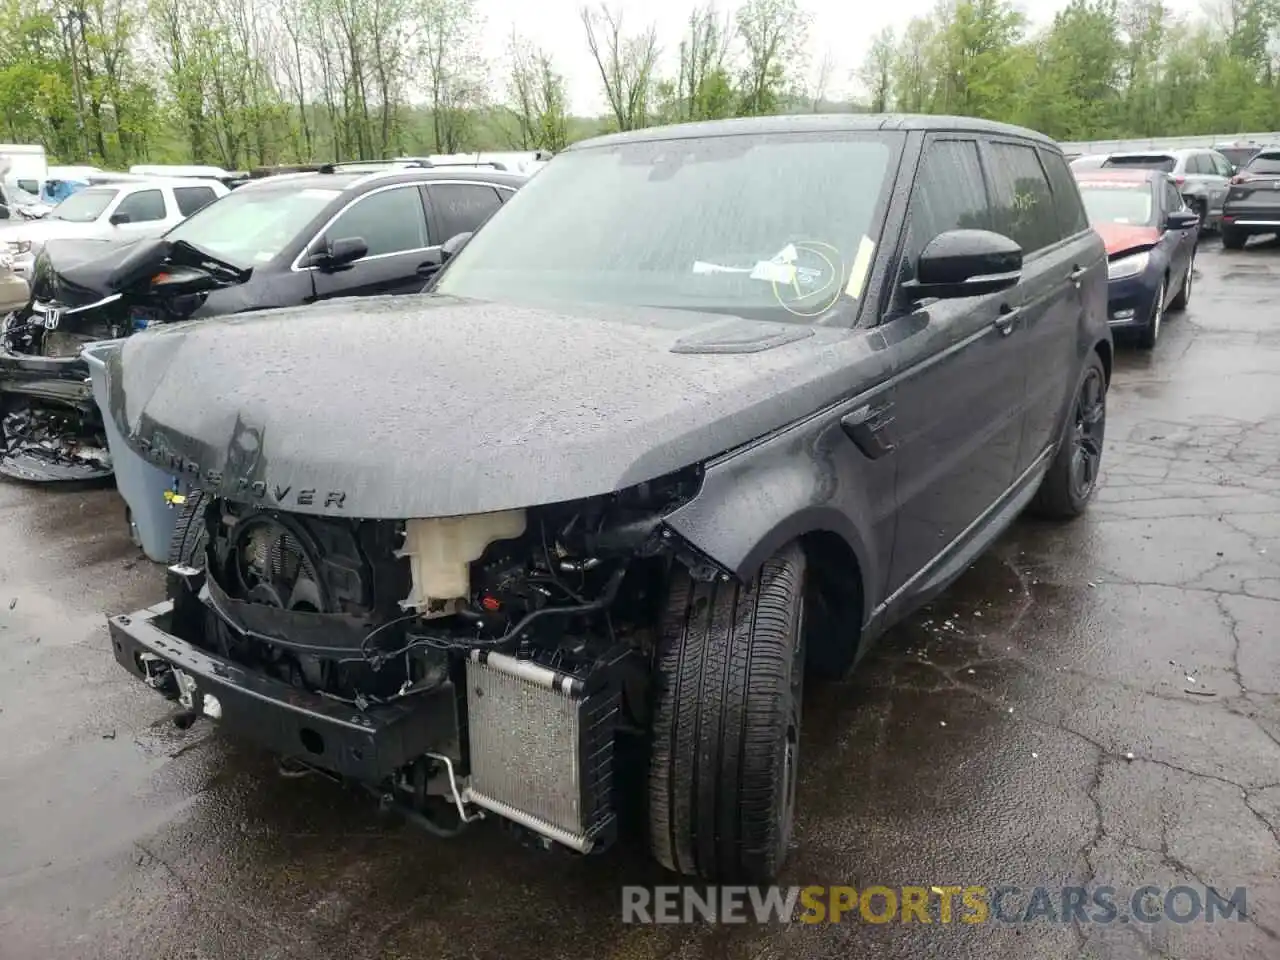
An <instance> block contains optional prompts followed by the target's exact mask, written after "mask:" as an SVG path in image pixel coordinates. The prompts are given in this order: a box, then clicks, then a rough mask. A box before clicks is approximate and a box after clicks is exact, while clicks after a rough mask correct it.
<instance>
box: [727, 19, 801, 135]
mask: <svg viewBox="0 0 1280 960" xmlns="http://www.w3.org/2000/svg"><path fill="white" fill-rule="evenodd" d="M737 22H738V36H739V37H741V38H742V42H743V45H744V46H745V47H746V53H747V62H746V67H745V68H744V70H743V74H742V108H741V110H742V113H744V114H746V115H748V116H758V115H761V114H767V113H775V112H777V111H778V110H779V109H780V108H781V107H782V106H783V105H784V103H785V101H786V100H787V99H788V98H789V97H790V96H791V94H792V92H793V90H794V87H795V72H796V71H797V70H799V69H802V68H803V64H804V51H805V46H806V44H807V41H808V37H809V15H808V14H807V13H805V12H804V11H803V10H801V9H800V7H799V6H798V4H797V3H796V0H746V2H745V3H744V4H743V5H742V6H741V7H739V8H738V18H737Z"/></svg>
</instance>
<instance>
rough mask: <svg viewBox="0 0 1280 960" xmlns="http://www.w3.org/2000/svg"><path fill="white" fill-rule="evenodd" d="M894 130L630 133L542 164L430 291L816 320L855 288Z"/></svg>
mask: <svg viewBox="0 0 1280 960" xmlns="http://www.w3.org/2000/svg"><path fill="white" fill-rule="evenodd" d="M900 141H901V135H900V134H897V133H881V132H878V131H877V132H875V133H846V132H840V133H821V134H817V133H813V134H809V133H788V134H770V135H760V134H753V135H746V134H744V135H737V136H733V135H731V136H722V137H700V138H691V139H683V140H661V141H653V140H649V141H633V142H629V143H621V144H606V145H601V146H598V147H588V148H585V149H579V150H572V151H569V152H566V153H564V154H561V155H560V156H558V157H556V158H555V159H554V160H552V161H551V162H550V163H549V164H548V165H547V166H546V168H545V169H543V170H542V172H541V173H539V174H538V176H537V177H535V178H533V179H532V180H530V181H529V183H528V184H527V185H526V186H524V187H523V188H522V189H521V190H520V191H519V192H518V193H516V195H515V196H514V197H512V198H511V199H510V200H508V201H507V203H506V204H505V205H504V206H503V207H502V209H501V210H499V211H498V213H497V214H495V215H494V217H493V219H492V220H490V221H489V222H488V223H487V224H486V225H485V227H484V229H483V230H480V231H479V232H478V233H477V234H476V235H475V237H474V238H473V239H472V240H471V242H470V243H468V244H467V245H466V246H465V247H464V248H463V249H462V250H461V251H460V252H459V253H458V256H457V259H456V260H455V261H454V262H453V263H451V264H450V266H449V269H448V270H447V271H446V272H445V273H444V274H443V275H442V276H441V278H440V282H439V283H438V285H437V286H436V290H437V292H439V293H445V294H451V295H454V296H459V297H471V298H476V299H480V300H508V301H524V302H542V303H554V302H566V303H600V304H611V305H619V306H639V307H644V306H648V307H658V308H673V309H687V310H701V311H713V312H723V313H732V314H736V315H740V316H747V317H751V318H754V319H770V320H783V321H793V322H806V321H818V320H821V319H828V318H829V317H830V315H831V312H832V311H833V310H838V309H842V308H848V307H850V306H851V305H852V304H854V302H855V301H854V297H856V296H857V294H858V293H859V292H860V290H861V286H862V283H863V282H864V280H865V279H866V278H865V273H866V271H867V269H868V268H869V265H870V260H871V253H872V252H873V251H874V249H875V243H874V239H875V237H876V234H877V233H878V226H879V221H880V218H881V217H880V208H881V205H882V204H883V202H884V196H885V193H886V190H887V184H888V182H889V181H890V180H891V179H892V174H891V171H892V170H894V169H896V167H895V166H894V164H893V162H892V161H893V160H894V158H895V157H896V155H897V153H898V151H899V150H900Z"/></svg>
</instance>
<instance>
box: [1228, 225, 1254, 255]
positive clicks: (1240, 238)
mask: <svg viewBox="0 0 1280 960" xmlns="http://www.w3.org/2000/svg"><path fill="white" fill-rule="evenodd" d="M1248 239H1249V235H1248V234H1247V233H1245V232H1244V231H1243V230H1241V229H1240V228H1239V227H1228V226H1227V225H1226V224H1223V225H1222V245H1223V246H1224V247H1226V248H1227V249H1228V250H1243V249H1244V243H1245V241H1246V240H1248Z"/></svg>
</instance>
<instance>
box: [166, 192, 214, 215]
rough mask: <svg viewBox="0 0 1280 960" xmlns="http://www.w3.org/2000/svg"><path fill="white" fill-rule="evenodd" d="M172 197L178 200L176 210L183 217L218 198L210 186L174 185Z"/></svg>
mask: <svg viewBox="0 0 1280 960" xmlns="http://www.w3.org/2000/svg"><path fill="white" fill-rule="evenodd" d="M173 198H174V199H175V200H177V201H178V211H179V212H180V213H181V214H182V215H183V216H184V217H189V216H191V215H192V214H193V213H195V212H196V211H197V210H199V209H200V208H201V207H204V206H208V205H209V204H211V203H213V201H214V200H216V199H218V198H217V195H216V194H215V193H214V192H213V188H212V187H174V188H173Z"/></svg>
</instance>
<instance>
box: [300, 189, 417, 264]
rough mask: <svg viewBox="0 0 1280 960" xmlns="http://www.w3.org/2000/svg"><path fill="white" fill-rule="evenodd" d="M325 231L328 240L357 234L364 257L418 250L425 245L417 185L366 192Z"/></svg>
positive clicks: (345, 238)
mask: <svg viewBox="0 0 1280 960" xmlns="http://www.w3.org/2000/svg"><path fill="white" fill-rule="evenodd" d="M325 235H326V236H327V237H328V239H329V240H330V241H333V240H352V239H355V238H357V237H358V238H359V239H361V240H363V241H364V242H365V245H366V246H367V247H368V248H369V252H368V253H367V254H365V256H367V257H379V256H383V255H385V254H388V253H403V252H404V251H406V250H421V249H422V248H423V247H426V246H427V245H428V244H427V219H426V216H425V215H424V214H423V212H422V197H421V196H420V195H419V194H418V188H417V187H416V186H407V187H396V188H395V189H393V190H383V191H381V192H379V193H370V194H366V195H365V196H363V197H361V198H359V199H358V200H356V201H355V202H354V203H352V204H351V205H350V206H349V207H347V209H346V210H344V211H343V212H342V213H341V214H340V215H339V216H338V219H337V220H335V221H334V222H333V226H331V227H330V228H329V229H328V230H327V231H326V232H325Z"/></svg>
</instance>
